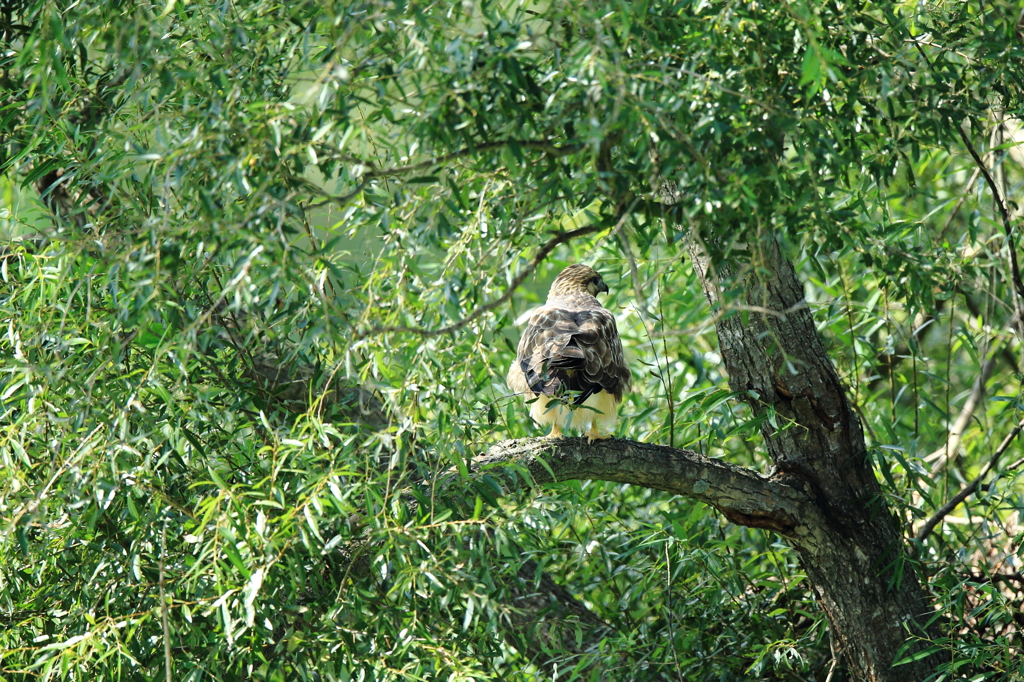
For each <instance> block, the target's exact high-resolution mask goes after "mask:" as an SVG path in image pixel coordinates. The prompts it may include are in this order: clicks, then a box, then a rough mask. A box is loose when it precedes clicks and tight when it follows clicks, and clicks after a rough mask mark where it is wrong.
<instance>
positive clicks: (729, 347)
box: [691, 237, 935, 682]
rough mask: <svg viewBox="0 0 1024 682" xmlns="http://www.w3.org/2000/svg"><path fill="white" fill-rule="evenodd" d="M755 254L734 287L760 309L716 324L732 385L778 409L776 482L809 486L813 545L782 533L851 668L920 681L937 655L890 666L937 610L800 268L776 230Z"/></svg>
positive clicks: (702, 262) (715, 284)
mask: <svg viewBox="0 0 1024 682" xmlns="http://www.w3.org/2000/svg"><path fill="white" fill-rule="evenodd" d="M691 254H692V256H693V263H694V267H695V269H696V271H697V273H698V275H699V276H700V278H701V282H702V284H703V287H704V292H705V294H706V295H707V297H708V300H709V301H710V302H711V304H712V306H713V307H716V308H719V309H722V310H725V309H727V307H728V306H727V305H724V302H723V289H722V284H723V283H726V284H727V280H726V273H724V272H723V273H722V275H723V276H722V278H721V280H719V278H718V277H717V276H716V274H715V272H714V268H713V267H711V264H710V262H709V259H708V257H707V256H706V254H704V253H703V252H702V251H701V249H700V247H699V246H697V245H696V243H694V246H693V247H692V248H691ZM749 255H750V261H751V262H750V268H749V271H748V273H749V274H746V276H745V277H743V278H741V280H740V281H735V282H733V284H735V285H736V286H737V289H738V290H740V291H741V297H742V299H743V300H741V301H740V303H741V304H742V305H741V306H739V308H741V309H742V310H746V311H754V312H746V313H743V314H725V315H723V316H722V317H721V318H720V319H719V321H718V322H717V323H716V326H717V330H718V338H719V344H720V347H721V351H722V357H723V360H724V362H725V367H726V370H727V371H728V373H729V384H730V386H731V387H732V389H733V390H734V391H737V392H739V393H741V394H742V395H744V396H745V400H746V402H747V403H748V404H749V405H750V407H751V409H752V410H753V412H754V414H755V415H763V414H765V413H766V412H768V411H774V413H775V418H774V420H773V421H774V422H775V424H776V425H777V426H773V425H772V424H771V423H770V422H769V421H765V422H764V424H763V426H762V429H761V432H762V434H763V436H764V440H765V444H766V446H767V449H768V454H769V455H770V457H771V459H772V461H773V462H774V464H775V470H774V472H773V473H774V475H773V476H772V479H773V480H774V481H778V482H780V483H784V484H786V485H789V486H792V487H794V488H797V489H800V490H802V491H804V492H805V493H806V494H807V496H808V497H809V498H810V499H811V500H813V502H814V506H815V507H816V510H817V511H818V512H819V514H820V517H821V519H822V523H821V525H820V526H819V527H818V528H816V529H814V533H813V536H814V541H813V542H807V541H806V538H802V537H799V536H796V535H794V534H790V533H783V534H785V535H786V536H787V537H788V538H789V539H790V542H791V543H792V544H793V546H794V547H795V548H796V550H797V552H799V554H800V557H801V560H802V563H803V566H804V569H805V570H806V571H807V575H808V577H809V578H810V579H811V582H812V584H813V585H814V589H815V592H816V593H817V596H818V600H819V602H820V603H821V606H822V608H823V609H824V610H825V613H826V614H827V616H828V619H829V622H830V623H831V626H832V633H833V636H834V637H835V639H836V640H837V642H838V648H839V649H840V650H841V651H842V652H843V654H844V655H845V659H846V661H847V663H848V665H849V667H850V671H851V672H852V673H853V675H854V676H855V677H856V678H857V679H862V680H872V681H875V680H878V681H883V680H892V681H894V682H895V681H897V680H898V681H900V682H907V681H909V680H919V679H923V678H925V677H926V676H927V675H928V674H929V673H930V672H931V671H932V670H934V665H935V660H934V657H928V658H925V659H923V660H920V661H916V662H913V663H909V664H906V665H903V666H900V667H899V668H895V669H893V668H892V667H891V665H892V663H893V662H894V660H895V657H896V655H897V653H898V652H899V650H900V648H901V647H902V646H903V644H904V643H905V642H906V641H907V639H908V636H912V635H925V636H927V635H929V634H931V635H934V634H935V633H934V628H933V627H929V626H928V621H929V619H930V618H931V617H932V615H933V613H934V612H933V609H932V608H931V606H930V605H929V602H928V599H927V598H926V596H925V594H924V591H923V590H922V588H921V585H920V583H919V582H918V579H917V575H916V573H915V571H914V568H913V566H912V565H911V564H909V563H908V562H907V561H906V555H905V553H904V547H903V537H902V534H901V533H900V529H899V524H898V523H897V521H896V519H895V518H894V517H893V515H892V513H891V512H890V511H889V508H888V506H887V505H886V503H885V499H884V497H883V495H882V490H881V488H880V486H879V484H878V481H877V479H876V478H875V474H874V472H873V470H872V468H871V463H870V458H869V456H868V453H867V448H866V446H865V442H864V433H863V431H862V429H861V424H860V420H859V419H858V418H857V415H856V413H855V412H854V410H853V409H852V406H851V405H850V403H849V401H848V400H847V397H846V393H845V391H844V390H843V386H842V384H841V382H840V380H839V376H838V375H837V373H836V371H835V368H834V366H833V365H832V362H831V361H830V360H829V358H828V355H827V354H826V352H825V349H824V346H823V345H822V342H821V338H820V337H819V335H818V332H817V330H816V328H815V326H814V320H813V318H812V316H811V313H810V310H808V308H807V305H806V302H805V301H804V292H803V286H802V284H801V283H800V281H799V280H798V278H797V276H796V272H795V271H794V269H793V265H792V264H791V263H790V262H789V260H788V259H787V258H786V257H785V255H784V254H783V253H782V250H781V249H780V247H779V245H778V243H777V242H776V241H775V239H774V238H771V237H769V238H767V239H765V240H763V241H762V242H761V243H759V244H757V245H756V246H755V248H754V249H753V250H752V251H751V253H750V254H749ZM755 396H756V397H755ZM918 648H920V647H916V648H913V647H912V648H911V649H910V652H914V651H916V650H917V649H918Z"/></svg>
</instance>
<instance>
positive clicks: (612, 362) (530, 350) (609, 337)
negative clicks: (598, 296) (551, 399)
mask: <svg viewBox="0 0 1024 682" xmlns="http://www.w3.org/2000/svg"><path fill="white" fill-rule="evenodd" d="M516 364H517V365H518V367H519V368H520V369H521V370H522V372H523V375H524V378H525V380H526V382H525V383H526V385H527V386H528V387H529V390H530V391H532V392H533V393H543V394H544V395H559V394H561V393H562V392H563V391H565V390H570V391H574V392H579V396H578V397H577V398H576V399H575V401H574V402H575V403H576V404H577V405H579V404H582V403H583V401H585V400H586V399H587V398H589V397H590V396H591V395H593V394H594V393H597V392H598V391H600V390H602V389H603V390H605V391H607V392H608V393H611V394H613V395H614V396H615V398H616V400H621V398H622V394H623V393H624V392H625V391H626V390H628V389H629V379H630V375H629V369H628V368H627V367H626V363H625V359H624V357H623V353H622V343H621V342H620V341H619V334H618V331H617V330H616V328H615V318H614V317H613V316H612V314H611V313H610V312H608V311H607V310H605V309H604V308H594V309H586V310H565V309H562V308H559V307H557V306H553V305H550V304H549V305H545V306H542V307H540V308H538V309H537V310H536V311H535V312H534V314H533V316H532V317H531V318H530V324H529V327H528V328H527V329H526V331H525V332H524V333H523V338H522V339H521V340H520V341H519V352H518V355H517V357H516Z"/></svg>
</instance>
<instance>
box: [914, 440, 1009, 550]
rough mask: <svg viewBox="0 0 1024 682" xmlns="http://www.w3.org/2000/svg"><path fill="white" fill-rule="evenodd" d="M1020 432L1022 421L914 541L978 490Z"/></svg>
mask: <svg viewBox="0 0 1024 682" xmlns="http://www.w3.org/2000/svg"><path fill="white" fill-rule="evenodd" d="M1021 430H1024V421H1022V422H1021V423H1019V424H1017V426H1015V427H1014V428H1013V430H1011V431H1010V433H1008V434H1006V438H1004V439H1003V442H1002V443H1000V444H999V447H998V448H996V451H995V452H994V453H992V457H991V458H990V459H989V461H988V464H986V465H985V468H984V469H982V470H981V473H980V474H978V475H977V477H976V478H975V479H974V480H973V481H971V482H970V483H968V484H967V485H965V486H964V487H963V490H961V491H960V492H958V493H957V494H956V495H954V496H953V498H952V499H951V500H950V501H949V502H947V503H946V504H944V505H942V508H941V509H939V510H938V511H937V512H935V513H934V514H933V515H932V517H931V518H930V519H928V520H927V521H925V522H924V523H923V524H921V529H920V530H918V531H917V537H916V539H917V541H918V542H921V541H922V540H924V539H925V538H926V537H928V535H930V534H931V532H932V531H933V530H935V526H937V525H939V522H940V521H942V519H944V518H946V516H947V515H948V514H949V512H951V511H953V510H954V509H956V508H957V507H958V506H959V505H960V503H961V502H963V501H964V500H966V499H967V498H968V497H970V496H971V495H972V494H974V491H975V490H977V489H978V486H979V485H981V482H982V480H984V478H985V477H986V476H988V472H990V471H992V469H993V468H994V467H995V465H996V463H998V462H999V458H1000V457H1002V456H1003V453H1005V452H1006V451H1007V450H1008V449H1009V447H1010V443H1012V442H1013V439H1014V438H1016V437H1017V434H1019V433H1020V432H1021ZM1014 466H1015V465H1011V466H1010V467H1007V468H1008V469H1009V468H1014Z"/></svg>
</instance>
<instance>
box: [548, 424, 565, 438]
mask: <svg viewBox="0 0 1024 682" xmlns="http://www.w3.org/2000/svg"><path fill="white" fill-rule="evenodd" d="M561 437H562V429H560V428H558V427H557V426H552V427H551V433H549V434H548V438H561Z"/></svg>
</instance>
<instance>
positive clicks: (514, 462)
mask: <svg viewBox="0 0 1024 682" xmlns="http://www.w3.org/2000/svg"><path fill="white" fill-rule="evenodd" d="M471 468H472V471H473V472H474V473H476V474H482V473H490V472H493V471H494V470H495V469H498V470H505V473H508V474H509V475H507V476H505V477H504V478H505V482H506V484H507V485H509V487H511V488H515V487H524V486H528V485H536V484H541V483H554V482H558V481H570V480H598V481H614V482H617V483H631V484H633V485H641V486H644V487H647V488H654V489H656V490H664V491H666V492H669V493H673V494H676V495H682V496H684V497H689V498H691V499H694V500H699V501H700V502H704V503H706V504H709V505H711V506H712V507H714V508H715V509H717V510H719V511H720V512H722V514H724V515H725V516H726V518H728V519H729V520H730V521H732V522H733V523H736V524H739V525H743V526H748V527H750V528H765V529H768V530H774V531H776V532H778V533H781V534H783V535H786V536H788V537H790V538H792V539H794V540H795V541H797V542H803V541H804V540H806V538H805V537H803V536H804V532H802V530H801V529H803V528H805V527H806V526H807V525H808V524H809V523H813V519H810V518H808V515H809V514H812V513H813V511H811V508H812V507H813V504H812V503H811V500H810V498H809V497H808V496H807V495H805V494H804V492H803V491H801V490H799V489H797V488H793V487H791V486H789V485H786V484H784V483H782V482H780V481H777V480H774V479H772V478H767V477H765V476H762V475H760V474H758V473H757V472H755V471H751V470H750V469H745V468H743V467H740V466H736V465H734V464H729V463H728V462H724V461H722V460H718V459H710V458H708V457H705V456H703V455H701V454H698V453H696V452H693V451H691V450H683V449H680V448H669V447H665V446H663V445H652V444H649V443H639V442H637V441H631V440H623V439H620V438H614V439H609V440H601V441H595V442H594V443H592V444H591V443H588V442H587V439H585V438H559V439H551V438H526V439H521V440H508V441H502V442H500V443H496V444H495V445H493V446H491V448H490V449H489V450H488V451H487V454H485V455H482V456H480V457H477V458H476V459H474V460H473V462H472V464H471ZM516 470H520V471H522V470H525V471H526V473H528V474H529V475H528V476H527V477H517V476H515V475H514V472H515V471H516ZM457 479H458V474H456V473H454V472H452V473H451V474H449V475H448V476H447V478H446V480H445V481H444V482H443V483H442V485H443V487H444V488H446V489H448V490H452V489H453V488H455V487H457V485H458V484H457Z"/></svg>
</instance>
